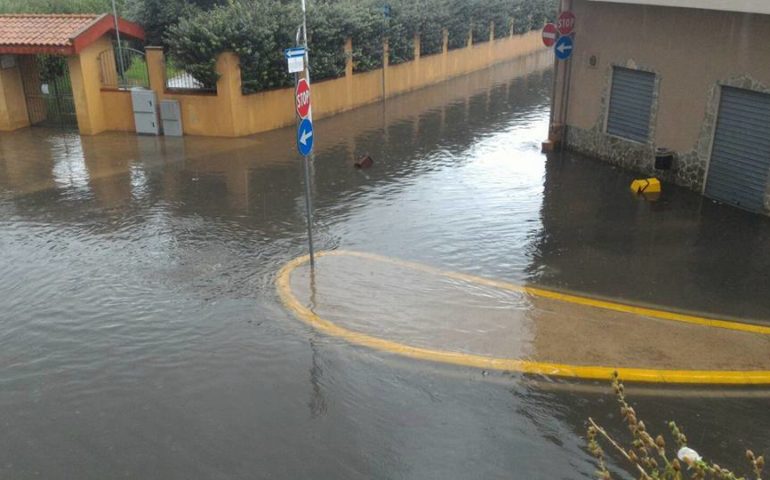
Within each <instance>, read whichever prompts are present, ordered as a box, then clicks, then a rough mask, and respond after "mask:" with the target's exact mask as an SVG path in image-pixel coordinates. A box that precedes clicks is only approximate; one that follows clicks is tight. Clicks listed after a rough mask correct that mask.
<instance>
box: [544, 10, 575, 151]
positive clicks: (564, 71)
mask: <svg viewBox="0 0 770 480" xmlns="http://www.w3.org/2000/svg"><path fill="white" fill-rule="evenodd" d="M571 10H572V0H561V2H560V3H559V11H558V12H557V16H558V15H559V14H561V13H562V12H567V11H571ZM571 66H572V59H569V60H567V61H566V62H563V61H559V60H558V59H554V70H553V71H554V74H553V85H552V90H551V118H550V124H549V131H548V140H549V144H550V148H552V146H553V145H555V144H559V145H560V146H563V141H564V134H565V123H566V121H567V117H566V108H567V104H566V101H567V96H568V87H569V86H568V83H569V76H570V75H569V73H570V71H571ZM557 92H559V94H558V102H557ZM557 104H558V115H557ZM550 148H549V149H550ZM544 149H545V147H544Z"/></svg>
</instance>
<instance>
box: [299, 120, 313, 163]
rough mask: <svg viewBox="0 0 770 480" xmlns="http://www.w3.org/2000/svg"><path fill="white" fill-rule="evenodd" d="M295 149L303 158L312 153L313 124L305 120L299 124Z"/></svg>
mask: <svg viewBox="0 0 770 480" xmlns="http://www.w3.org/2000/svg"><path fill="white" fill-rule="evenodd" d="M297 149H298V150H299V154H300V155H302V156H303V157H307V156H308V155H310V152H312V151H313V122H311V121H310V120H309V119H307V118H306V119H304V120H302V122H300V124H299V128H298V129H297Z"/></svg>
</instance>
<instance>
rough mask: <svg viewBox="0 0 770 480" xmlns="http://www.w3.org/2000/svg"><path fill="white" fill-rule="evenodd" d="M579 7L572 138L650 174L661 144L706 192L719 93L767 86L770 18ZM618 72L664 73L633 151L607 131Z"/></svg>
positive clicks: (683, 176) (580, 0) (581, 1)
mask: <svg viewBox="0 0 770 480" xmlns="http://www.w3.org/2000/svg"><path fill="white" fill-rule="evenodd" d="M572 9H573V11H574V13H575V15H576V17H577V28H576V31H577V34H576V38H575V53H574V59H573V65H572V73H571V82H570V93H569V101H568V102H567V103H568V109H567V114H566V124H567V125H568V126H569V127H570V128H568V130H570V135H569V141H570V142H571V143H575V144H579V146H580V147H581V148H582V149H586V148H587V147H590V148H592V149H594V150H596V151H595V152H589V153H596V154H598V155H599V156H605V157H610V158H608V159H609V160H611V161H612V160H614V161H617V162H618V163H623V160H624V159H622V158H620V156H621V155H624V156H626V157H628V158H631V157H633V162H632V164H631V165H628V166H631V167H632V168H637V169H639V170H649V169H651V167H652V162H653V155H652V149H653V148H654V147H656V146H662V147H669V148H672V149H674V150H675V151H677V152H679V154H680V155H681V157H682V158H683V159H684V162H685V164H683V165H684V166H685V167H687V168H685V169H683V171H681V172H677V173H676V174H674V177H672V178H671V179H672V180H674V181H678V182H679V183H682V184H685V185H688V186H690V187H692V188H694V189H696V190H699V189H701V188H702V187H703V184H704V180H705V171H706V168H707V163H708V157H709V155H710V152H709V149H710V142H711V136H712V135H713V128H714V123H715V116H716V110H717V106H718V99H719V95H718V92H719V86H720V85H730V86H740V87H744V88H747V87H748V88H752V89H755V90H759V91H768V89H770V42H768V41H767V38H768V37H770V15H752V14H745V13H734V12H718V11H712V10H699V9H687V8H670V7H658V6H644V5H629V4H621V3H603V2H595V1H588V0H574V3H573V8H572ZM592 56H596V57H597V59H598V63H597V65H596V66H595V67H592V66H591V65H590V64H589V59H590V58H591V57H592ZM614 65H617V66H625V67H630V68H639V69H643V70H648V71H652V72H655V73H656V74H657V78H658V89H657V92H656V94H657V102H656V105H655V106H654V107H653V119H652V125H651V137H652V138H651V142H650V143H649V144H647V145H636V146H634V145H626V144H627V143H629V142H620V141H617V140H616V139H611V138H607V136H606V135H604V134H603V131H604V120H605V116H606V108H607V102H608V100H609V89H610V82H611V71H612V67H613V66H614ZM561 80H563V76H562V77H561ZM558 91H560V89H558V88H557V92H558ZM558 101H559V100H558V97H557V102H556V104H557V105H558ZM556 110H557V113H556V114H557V123H558V119H559V112H558V110H559V109H558V108H557V109H556ZM580 132H583V133H585V132H588V134H587V135H584V136H583V137H580V136H579V135H578V133H580ZM589 144H590V145H589ZM613 152H615V153H613ZM617 152H620V153H619V154H618V153H617ZM687 162H689V163H687Z"/></svg>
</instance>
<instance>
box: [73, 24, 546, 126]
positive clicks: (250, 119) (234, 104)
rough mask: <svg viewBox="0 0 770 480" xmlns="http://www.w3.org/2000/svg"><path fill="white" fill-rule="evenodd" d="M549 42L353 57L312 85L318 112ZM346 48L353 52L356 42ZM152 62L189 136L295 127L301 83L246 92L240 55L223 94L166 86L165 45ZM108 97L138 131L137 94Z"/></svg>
mask: <svg viewBox="0 0 770 480" xmlns="http://www.w3.org/2000/svg"><path fill="white" fill-rule="evenodd" d="M384 47H385V48H384V51H387V43H386V44H385V46H384ZM544 48H545V47H543V44H542V42H541V37H540V32H539V31H531V32H529V33H526V34H522V35H511V36H509V37H506V38H501V39H497V40H493V41H489V42H483V43H479V44H476V45H469V46H468V47H466V48H462V49H457V50H451V51H447V48H446V36H445V41H444V50H443V52H442V53H439V54H436V55H430V56H426V57H422V58H420V56H419V54H417V55H415V60H413V61H410V62H406V63H402V64H400V65H392V66H389V65H387V63H386V64H385V67H384V74H383V69H378V70H375V71H371V72H366V73H360V74H353V65H352V62H351V60H348V64H347V66H346V71H345V76H344V77H340V78H336V79H333V80H326V81H322V82H318V83H314V84H313V85H312V91H313V94H312V98H313V117H314V118H315V119H318V118H323V117H328V116H331V115H334V114H336V113H340V112H344V111H347V110H351V109H354V108H357V107H360V106H363V105H367V104H369V103H373V102H377V101H380V100H382V98H383V95H384V96H385V98H388V97H392V96H394V95H399V94H402V93H405V92H409V91H412V90H416V89H419V88H423V87H426V86H429V85H432V84H435V83H439V82H442V81H444V80H447V79H450V78H452V77H457V76H460V75H464V74H467V73H470V72H473V71H477V70H482V69H485V68H487V67H490V66H491V65H494V64H496V63H500V62H504V61H507V60H512V59H514V58H518V57H521V56H525V55H529V54H531V53H534V52H537V51H542V50H543V49H544ZM345 50H346V52H348V53H349V52H352V45H351V42H350V41H349V40H348V42H347V43H346V45H345ZM415 52H416V53H417V52H419V37H417V38H415ZM348 58H350V55H348ZM147 67H148V70H149V75H150V88H152V89H153V90H155V91H156V92H158V98H159V100H163V99H174V100H178V101H179V102H180V106H181V110H182V125H183V128H184V133H185V134H188V135H208V136H223V137H238V136H244V135H250V134H254V133H259V132H266V131H269V130H274V129H277V128H282V127H287V126H290V125H293V124H294V122H295V113H294V109H293V105H294V99H293V97H294V90H293V89H291V88H284V89H277V90H270V91H265V92H259V93H255V94H250V95H243V94H242V93H241V76H240V68H239V65H238V57H237V56H236V55H235V54H233V53H223V54H222V55H220V57H219V58H218V59H217V71H218V72H219V74H220V79H219V81H218V82H217V93H216V94H206V93H202V92H179V91H173V90H168V89H166V88H165V85H166V79H165V71H166V70H165V65H164V58H163V51H162V50H161V49H160V48H156V47H148V48H147ZM383 78H384V86H383ZM101 98H102V104H103V108H104V120H105V122H104V129H105V130H124V131H132V130H134V124H133V114H132V109H131V95H130V93H129V92H127V91H119V90H107V89H102V91H101ZM81 130H82V129H81ZM84 133H85V132H84ZM88 133H97V132H88Z"/></svg>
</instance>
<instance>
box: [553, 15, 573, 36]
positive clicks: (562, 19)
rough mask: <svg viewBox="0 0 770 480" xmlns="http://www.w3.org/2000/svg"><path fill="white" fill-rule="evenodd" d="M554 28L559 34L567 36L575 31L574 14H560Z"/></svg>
mask: <svg viewBox="0 0 770 480" xmlns="http://www.w3.org/2000/svg"><path fill="white" fill-rule="evenodd" d="M556 26H557V27H558V28H559V33H560V34H562V35H569V34H570V33H572V31H573V30H575V14H574V13H572V12H561V15H559V20H558V21H557V22H556Z"/></svg>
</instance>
